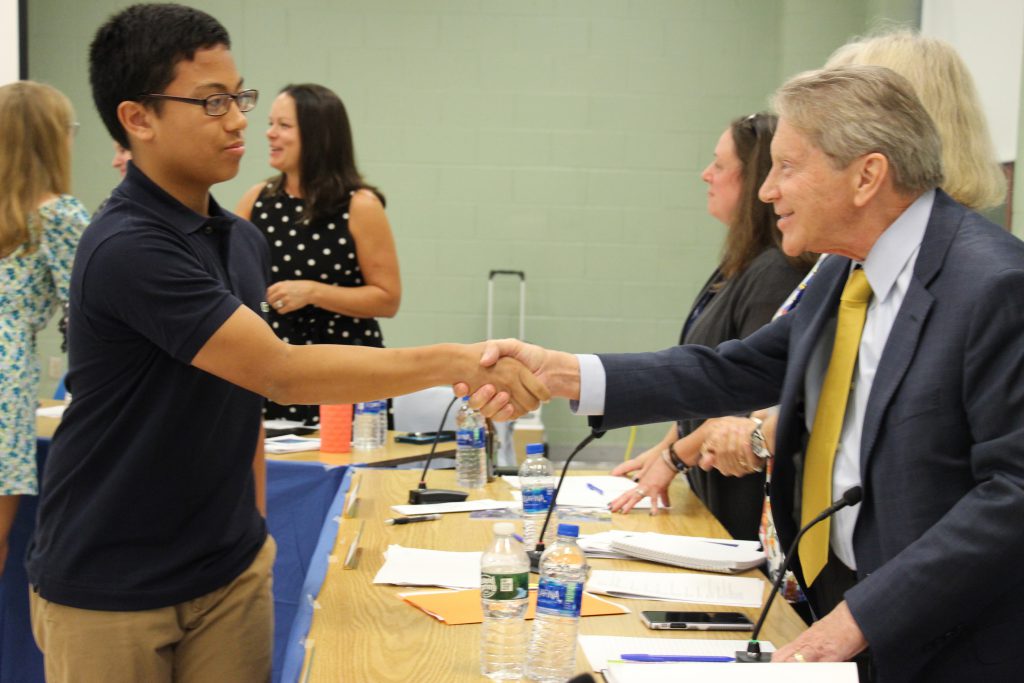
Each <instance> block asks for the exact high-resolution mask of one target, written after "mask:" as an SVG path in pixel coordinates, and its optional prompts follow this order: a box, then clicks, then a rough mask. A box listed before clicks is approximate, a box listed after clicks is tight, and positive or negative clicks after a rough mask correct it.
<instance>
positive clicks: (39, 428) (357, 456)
mask: <svg viewBox="0 0 1024 683" xmlns="http://www.w3.org/2000/svg"><path fill="white" fill-rule="evenodd" d="M39 403H40V405H43V406H54V405H60V404H61V403H63V401H56V400H53V399H43V400H41V401H40V402H39ZM59 424H60V418H58V417H36V432H37V434H38V435H39V436H41V437H43V438H50V437H52V436H53V433H54V432H55V431H56V430H57V425H59ZM396 434H398V432H393V431H389V432H388V438H387V441H386V444H385V446H384V448H379V449H377V450H374V451H351V452H349V453H324V452H322V451H300V452H297V453H286V454H270V453H268V454H267V457H268V458H272V459H274V460H289V461H293V462H294V461H311V462H322V463H324V464H325V465H368V466H374V467H394V466H395V465H402V464H405V463H410V462H416V461H422V460H426V458H427V455H428V454H429V453H430V444H429V443H428V444H410V443H395V435H396ZM311 436H317V433H314V434H311ZM454 454H455V442H454V441H442V442H441V443H439V444H437V452H436V453H434V456H435V457H451V456H453V455H454Z"/></svg>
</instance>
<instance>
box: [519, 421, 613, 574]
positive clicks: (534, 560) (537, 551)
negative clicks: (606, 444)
mask: <svg viewBox="0 0 1024 683" xmlns="http://www.w3.org/2000/svg"><path fill="white" fill-rule="evenodd" d="M604 434H605V433H604V431H601V430H597V429H592V430H590V434H588V435H587V437H586V438H585V439H583V441H580V442H579V444H577V445H576V448H574V449H573V451H572V453H570V454H569V457H568V458H566V459H565V465H564V466H563V467H562V476H561V477H559V478H558V486H556V487H555V492H554V493H553V494H551V505H550V506H548V514H547V515H546V516H545V517H544V526H542V527H541V529H540V535H538V536H537V545H536V546H535V547H534V549H533V550H527V551H526V554H527V555H528V556H529V558H530V571H531V572H534V573H535V574H539V573H540V556H541V555H543V554H544V532H546V531H547V530H548V524H550V523H551V513H553V512H554V511H555V501H557V500H558V492H559V491H561V490H562V482H563V481H564V480H565V475H566V473H567V472H568V471H569V463H571V462H572V459H573V458H575V457H576V454H577V453H579V452H580V451H582V450H583V449H584V448H586V447H587V446H588V445H590V442H591V441H593V440H594V439H600V438H601V437H602V436H604Z"/></svg>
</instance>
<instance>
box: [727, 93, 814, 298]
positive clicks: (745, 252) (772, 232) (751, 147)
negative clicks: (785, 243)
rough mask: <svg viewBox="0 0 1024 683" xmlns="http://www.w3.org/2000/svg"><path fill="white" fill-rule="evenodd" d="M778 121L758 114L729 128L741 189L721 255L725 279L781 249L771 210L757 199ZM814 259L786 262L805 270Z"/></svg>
mask: <svg viewBox="0 0 1024 683" xmlns="http://www.w3.org/2000/svg"><path fill="white" fill-rule="evenodd" d="M778 121H779V119H778V117H777V116H775V115H774V114H768V113H765V112H758V113H757V114H751V115H750V116H745V117H742V118H738V119H736V120H735V121H733V122H732V123H731V124H730V126H729V132H730V134H731V135H732V142H733V146H734V147H735V148H736V157H737V158H738V159H739V160H740V176H741V181H742V188H741V189H740V201H739V205H738V206H737V207H736V217H735V218H734V219H733V223H732V225H730V226H729V232H728V235H727V236H726V238H725V246H724V248H723V252H722V264H721V266H720V269H721V271H722V275H724V276H725V277H726V279H729V278H732V277H734V276H736V275H739V274H740V273H742V272H743V271H744V270H746V269H747V268H748V267H749V266H750V264H751V263H753V261H754V259H756V258H757V257H758V256H759V255H760V254H761V252H763V251H764V250H765V249H768V248H770V247H775V248H779V249H781V247H782V233H780V232H779V229H778V227H776V225H775V210H774V209H773V208H772V205H771V204H765V203H764V202H762V201H761V200H760V199H759V198H758V196H757V193H758V191H759V190H760V189H761V185H762V184H764V180H765V178H767V177H768V172H769V171H770V170H771V168H772V156H771V145H772V138H773V137H775V127H776V125H778ZM814 258H815V256H814V255H807V254H802V255H800V256H798V257H796V258H790V261H791V262H792V263H793V265H794V267H798V268H799V267H802V266H803V265H805V264H806V265H807V266H809V265H810V264H811V263H812V262H813V260H814ZM805 269H806V268H805Z"/></svg>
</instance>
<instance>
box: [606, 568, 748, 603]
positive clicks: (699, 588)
mask: <svg viewBox="0 0 1024 683" xmlns="http://www.w3.org/2000/svg"><path fill="white" fill-rule="evenodd" d="M763 586H764V582H763V581H762V580H761V579H748V578H744V577H740V576H707V575H704V574H680V573H677V572H623V571H609V570H606V569H595V570H593V571H592V572H591V573H590V580H589V581H587V590H588V591H591V592H592V593H604V594H605V595H611V596H613V597H618V598H646V599H649V600H667V601H672V602H696V603H700V604H703V605H731V606H733V607H760V606H761V599H762V597H763V593H764V587H763Z"/></svg>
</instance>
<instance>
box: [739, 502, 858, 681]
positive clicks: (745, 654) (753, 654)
mask: <svg viewBox="0 0 1024 683" xmlns="http://www.w3.org/2000/svg"><path fill="white" fill-rule="evenodd" d="M863 497H864V490H863V489H861V487H859V486H854V487H853V488H849V489H846V492H845V493H843V495H842V497H841V498H839V499H838V500H836V501H834V502H833V503H832V504H831V505H829V506H828V507H827V508H825V509H824V510H822V511H821V514H819V515H818V516H817V517H815V518H814V519H812V520H811V521H810V522H808V523H807V524H806V525H805V526H804V527H803V528H802V529H800V532H799V533H798V534H797V535H796V538H794V539H793V542H792V543H791V544H790V546H789V552H788V553H786V559H785V561H784V562H783V563H782V567H780V568H779V575H778V576H777V577H775V583H774V584H772V592H771V593H769V594H768V602H766V603H765V605H764V609H762V610H761V616H760V617H758V619H757V624H756V625H755V626H754V632H753V633H751V634H750V642H749V643H747V649H746V650H737V651H736V661H737V662H742V663H746V664H753V663H767V662H770V661H771V660H772V656H771V654H770V653H768V652H764V653H762V652H761V643H760V642H758V640H757V636H758V635H760V633H761V627H762V626H764V620H765V619H766V618H767V617H768V610H769V609H770V608H771V606H772V601H773V600H775V596H776V595H778V593H779V589H780V588H781V587H782V582H783V581H785V579H786V572H787V571H789V564H790V561H791V560H792V559H793V557H794V556H795V555H796V548H797V546H798V545H799V544H800V539H801V538H803V535H804V534H805V533H807V532H808V531H809V530H810V529H811V527H813V526H814V525H815V524H817V523H818V522H822V521H824V520H826V519H828V518H829V517H831V516H832V515H834V514H835V513H837V512H839V511H840V510H842V509H843V508H845V507H849V506H851V505H856V504H857V503H859V502H860V500H861V498H863Z"/></svg>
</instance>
